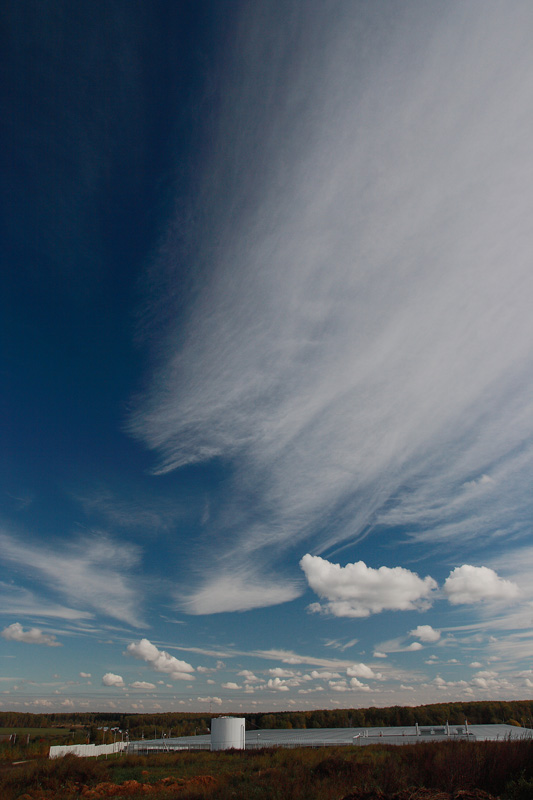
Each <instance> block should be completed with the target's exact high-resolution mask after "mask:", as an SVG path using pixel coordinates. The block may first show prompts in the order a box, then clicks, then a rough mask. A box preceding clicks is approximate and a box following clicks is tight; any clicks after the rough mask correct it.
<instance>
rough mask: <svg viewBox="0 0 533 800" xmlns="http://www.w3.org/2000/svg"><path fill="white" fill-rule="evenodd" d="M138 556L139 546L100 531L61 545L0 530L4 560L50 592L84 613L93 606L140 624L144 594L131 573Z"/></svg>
mask: <svg viewBox="0 0 533 800" xmlns="http://www.w3.org/2000/svg"><path fill="white" fill-rule="evenodd" d="M139 555H140V554H139V551H138V548H136V547H135V546H133V545H130V544H124V543H122V544H119V543H117V542H114V541H112V540H111V539H110V538H108V537H106V536H104V535H101V534H93V535H91V536H89V535H88V536H86V537H85V538H84V539H80V540H78V541H76V542H72V543H71V544H70V545H69V546H68V547H62V548H61V549H60V548H58V547H53V546H49V547H43V546H41V545H37V544H34V543H31V542H29V541H22V540H20V539H18V538H16V537H14V536H11V535H10V534H7V533H0V560H1V561H3V562H5V563H6V562H7V563H10V564H14V565H16V566H18V567H21V568H23V569H24V572H25V573H26V574H28V573H29V574H31V575H32V576H34V577H37V579H38V580H39V581H41V582H42V584H44V585H45V586H46V587H47V589H48V591H52V592H53V593H55V592H59V593H60V594H62V595H63V596H65V597H66V598H67V599H68V600H69V602H70V603H71V604H72V605H74V606H82V607H84V609H83V610H84V611H85V609H86V608H90V609H91V610H93V611H98V612H100V613H103V614H105V615H107V616H110V617H114V618H115V619H120V620H122V621H124V622H127V623H129V624H130V625H135V626H138V625H140V624H141V623H140V621H139V613H138V607H139V602H140V596H139V592H138V589H137V588H134V586H133V582H132V580H131V575H130V574H129V573H131V572H132V571H133V569H134V568H135V567H136V566H137V564H138V562H139ZM50 605H51V604H50ZM55 615H57V616H62V614H60V613H56V614H54V616H55ZM69 615H70V616H72V618H75V617H76V616H78V617H83V616H90V614H87V613H81V612H80V613H78V614H76V612H71V613H70V614H65V615H64V616H69Z"/></svg>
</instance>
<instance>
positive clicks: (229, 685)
mask: <svg viewBox="0 0 533 800" xmlns="http://www.w3.org/2000/svg"><path fill="white" fill-rule="evenodd" d="M222 688H223V689H240V688H241V687H240V686H239V684H238V683H235V682H234V681H228V682H227V683H223V684H222Z"/></svg>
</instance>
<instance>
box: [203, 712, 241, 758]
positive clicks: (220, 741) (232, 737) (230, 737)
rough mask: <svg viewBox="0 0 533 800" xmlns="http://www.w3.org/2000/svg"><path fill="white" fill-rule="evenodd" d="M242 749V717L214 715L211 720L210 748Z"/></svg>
mask: <svg viewBox="0 0 533 800" xmlns="http://www.w3.org/2000/svg"><path fill="white" fill-rule="evenodd" d="M231 748H234V749H235V750H244V748H245V736H244V719H243V718H242V717H215V719H212V720H211V750H230V749H231Z"/></svg>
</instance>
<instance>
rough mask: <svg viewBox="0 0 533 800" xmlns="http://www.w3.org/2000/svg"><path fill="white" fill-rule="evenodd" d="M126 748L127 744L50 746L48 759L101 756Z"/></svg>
mask: <svg viewBox="0 0 533 800" xmlns="http://www.w3.org/2000/svg"><path fill="white" fill-rule="evenodd" d="M127 746H128V743H127V742H113V744H61V745H60V744H53V745H51V746H50V753H49V758H61V756H68V755H72V756H80V758H88V757H90V756H102V755H107V754H108V753H120V752H121V751H122V750H125V749H126V747H127Z"/></svg>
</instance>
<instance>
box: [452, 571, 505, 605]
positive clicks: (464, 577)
mask: <svg viewBox="0 0 533 800" xmlns="http://www.w3.org/2000/svg"><path fill="white" fill-rule="evenodd" d="M443 589H444V594H445V595H446V597H447V598H448V600H449V602H450V603H452V605H459V604H469V603H480V602H482V601H491V600H499V601H513V600H516V599H517V598H518V596H519V588H518V586H517V585H516V583H513V582H512V581H507V580H504V579H503V578H500V577H499V575H498V574H497V573H496V572H495V571H494V570H493V569H490V567H473V566H471V565H470V564H463V566H461V567H456V568H455V569H454V570H452V572H450V574H449V576H448V577H447V578H446V581H445V582H444V587H443Z"/></svg>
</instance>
